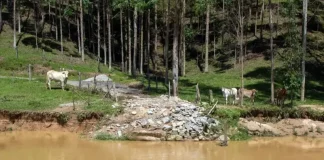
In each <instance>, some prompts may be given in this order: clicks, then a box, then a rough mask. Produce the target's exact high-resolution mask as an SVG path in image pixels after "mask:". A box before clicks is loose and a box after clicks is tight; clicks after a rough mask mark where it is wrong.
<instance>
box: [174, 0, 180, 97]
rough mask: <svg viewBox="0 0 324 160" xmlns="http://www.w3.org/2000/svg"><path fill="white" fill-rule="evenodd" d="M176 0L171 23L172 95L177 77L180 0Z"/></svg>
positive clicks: (175, 92)
mask: <svg viewBox="0 0 324 160" xmlns="http://www.w3.org/2000/svg"><path fill="white" fill-rule="evenodd" d="M175 1H176V3H175V4H176V7H175V15H174V17H175V20H174V24H173V26H174V27H173V46H172V75H173V87H172V88H173V96H177V94H178V79H179V75H178V74H179V73H178V72H179V66H178V64H179V62H178V61H179V59H178V44H179V42H178V41H179V38H178V37H179V15H178V13H177V12H178V9H179V8H178V4H179V1H180V0H175Z"/></svg>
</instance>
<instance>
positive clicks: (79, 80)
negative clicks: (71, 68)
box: [79, 72, 81, 89]
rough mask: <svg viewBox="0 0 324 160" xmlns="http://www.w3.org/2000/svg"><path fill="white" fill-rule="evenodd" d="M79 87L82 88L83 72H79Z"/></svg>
mask: <svg viewBox="0 0 324 160" xmlns="http://www.w3.org/2000/svg"><path fill="white" fill-rule="evenodd" d="M79 89H81V72H79Z"/></svg>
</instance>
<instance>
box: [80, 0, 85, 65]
mask: <svg viewBox="0 0 324 160" xmlns="http://www.w3.org/2000/svg"><path fill="white" fill-rule="evenodd" d="M82 1H83V0H80V36H81V40H80V41H81V42H80V43H81V57H82V61H84V41H83V35H84V32H83V2H82Z"/></svg>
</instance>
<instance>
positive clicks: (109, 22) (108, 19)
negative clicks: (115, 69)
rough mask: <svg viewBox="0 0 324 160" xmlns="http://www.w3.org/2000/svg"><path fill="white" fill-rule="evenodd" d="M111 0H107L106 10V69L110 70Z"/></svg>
mask: <svg viewBox="0 0 324 160" xmlns="http://www.w3.org/2000/svg"><path fill="white" fill-rule="evenodd" d="M110 4H111V1H108V12H107V26H108V69H109V71H111V63H112V59H111V41H112V40H111V18H110V16H111V14H112V13H111V8H110V7H111V5H110Z"/></svg>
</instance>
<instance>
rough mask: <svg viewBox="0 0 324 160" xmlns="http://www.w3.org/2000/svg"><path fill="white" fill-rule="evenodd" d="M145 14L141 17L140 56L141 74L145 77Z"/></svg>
mask: <svg viewBox="0 0 324 160" xmlns="http://www.w3.org/2000/svg"><path fill="white" fill-rule="evenodd" d="M143 19H144V14H143V13H142V16H141V51H140V52H141V53H140V54H141V55H140V74H141V75H143V53H144V33H143V28H144V21H143Z"/></svg>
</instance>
